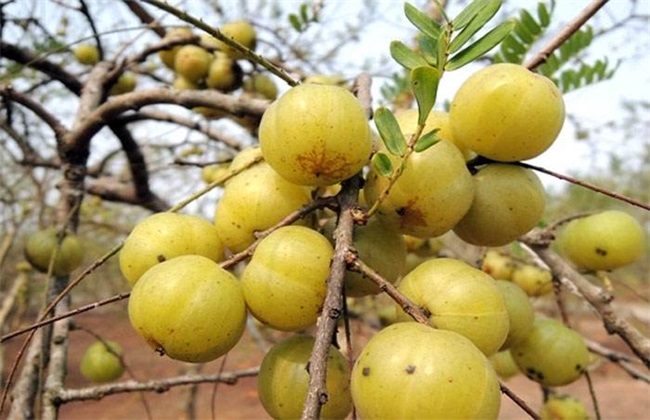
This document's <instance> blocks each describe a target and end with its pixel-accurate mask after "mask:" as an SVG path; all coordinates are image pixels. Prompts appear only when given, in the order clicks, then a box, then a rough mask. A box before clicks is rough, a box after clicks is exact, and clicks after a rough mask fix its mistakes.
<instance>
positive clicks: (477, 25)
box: [449, 0, 501, 54]
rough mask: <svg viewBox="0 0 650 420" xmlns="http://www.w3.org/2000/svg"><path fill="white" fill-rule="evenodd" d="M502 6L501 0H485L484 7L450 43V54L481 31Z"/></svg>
mask: <svg viewBox="0 0 650 420" xmlns="http://www.w3.org/2000/svg"><path fill="white" fill-rule="evenodd" d="M500 7H501V0H485V4H484V5H483V8H482V9H480V10H479V11H478V13H477V14H476V15H474V17H473V18H472V20H471V21H470V22H469V24H468V25H467V26H465V28H463V30H462V32H461V33H459V34H458V35H457V36H456V37H455V38H454V39H453V40H452V41H451V43H450V44H449V54H453V53H455V52H456V51H458V50H460V49H461V47H462V46H463V45H465V44H466V43H467V41H469V40H470V38H471V37H472V36H474V34H475V33H477V32H478V31H480V30H481V28H483V27H484V26H485V24H486V23H488V22H489V21H490V19H492V17H493V16H494V15H495V14H496V13H497V11H499V8H500Z"/></svg>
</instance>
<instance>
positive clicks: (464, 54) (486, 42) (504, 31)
mask: <svg viewBox="0 0 650 420" xmlns="http://www.w3.org/2000/svg"><path fill="white" fill-rule="evenodd" d="M516 24H517V21H516V20H512V19H509V20H506V21H505V22H502V23H500V24H499V25H497V26H496V27H495V28H494V29H492V30H491V31H490V32H488V33H487V34H485V35H484V36H483V37H482V38H481V39H479V40H478V41H476V42H475V43H473V44H472V45H470V46H469V47H467V48H465V49H464V50H462V51H461V52H459V53H458V54H456V55H455V56H453V57H452V58H451V59H450V60H449V62H448V63H447V66H446V70H456V69H459V68H461V67H463V66H464V65H465V64H467V63H471V62H472V61H474V60H476V59H477V58H479V57H481V56H482V55H483V54H485V53H487V52H488V51H490V50H491V49H492V48H494V47H495V46H496V45H497V44H498V43H499V42H501V41H502V40H503V39H504V38H505V37H506V36H508V34H510V32H511V31H512V29H513V28H514V27H515V25H516Z"/></svg>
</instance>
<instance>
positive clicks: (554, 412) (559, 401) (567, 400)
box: [539, 395, 589, 420]
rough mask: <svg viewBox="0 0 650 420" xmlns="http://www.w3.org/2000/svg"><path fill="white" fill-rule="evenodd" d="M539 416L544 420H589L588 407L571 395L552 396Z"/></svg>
mask: <svg viewBox="0 0 650 420" xmlns="http://www.w3.org/2000/svg"><path fill="white" fill-rule="evenodd" d="M539 416H540V417H541V418H542V420H589V412H588V411H587V407H585V405H584V404H583V403H582V402H581V401H580V400H578V399H576V398H573V397H571V396H569V395H551V396H550V397H549V398H548V400H547V401H546V402H545V403H544V405H543V406H542V408H541V410H540V411H539Z"/></svg>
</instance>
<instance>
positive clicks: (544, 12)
mask: <svg viewBox="0 0 650 420" xmlns="http://www.w3.org/2000/svg"><path fill="white" fill-rule="evenodd" d="M537 17H538V18H539V23H540V24H541V25H542V26H543V27H544V28H546V27H547V26H548V25H549V24H550V23H551V13H550V12H549V10H548V9H547V8H546V5H545V4H544V3H542V2H539V3H537Z"/></svg>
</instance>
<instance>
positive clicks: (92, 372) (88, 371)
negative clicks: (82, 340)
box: [79, 341, 124, 382]
mask: <svg viewBox="0 0 650 420" xmlns="http://www.w3.org/2000/svg"><path fill="white" fill-rule="evenodd" d="M107 346H108V347H107ZM122 354H123V351H122V347H121V346H120V345H119V344H117V343H116V342H114V341H104V342H102V341H96V342H94V343H93V344H91V345H90V346H88V348H87V349H86V351H85V352H84V354H83V356H81V362H80V364H79V370H80V371H81V374H82V375H83V376H84V377H85V378H86V379H88V380H89V381H92V382H110V381H114V380H115V379H117V378H119V377H120V376H122V374H123V373H124V365H123V364H122V360H121V359H120V358H121V357H122Z"/></svg>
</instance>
